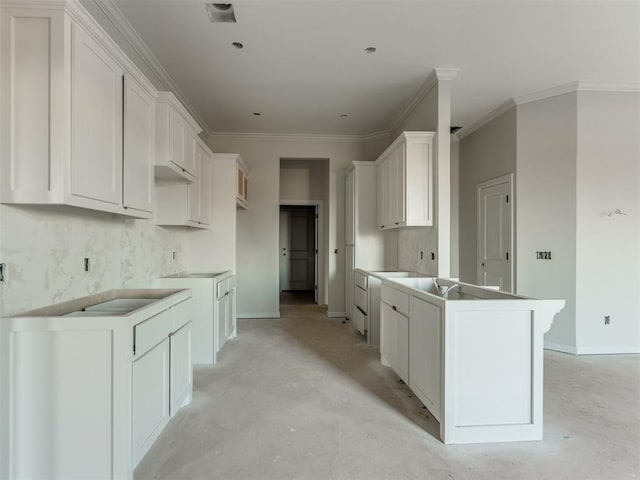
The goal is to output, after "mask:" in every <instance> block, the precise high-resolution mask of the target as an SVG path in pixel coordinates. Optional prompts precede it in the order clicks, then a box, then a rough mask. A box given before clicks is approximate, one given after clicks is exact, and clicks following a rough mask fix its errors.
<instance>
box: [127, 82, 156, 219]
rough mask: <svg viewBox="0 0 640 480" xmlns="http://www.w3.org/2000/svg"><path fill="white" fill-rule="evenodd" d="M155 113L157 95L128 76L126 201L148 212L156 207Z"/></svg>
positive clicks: (130, 205)
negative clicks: (154, 97)
mask: <svg viewBox="0 0 640 480" xmlns="http://www.w3.org/2000/svg"><path fill="white" fill-rule="evenodd" d="M154 115H155V113H154V100H153V98H152V97H151V96H150V95H149V94H148V93H146V92H145V91H144V90H143V89H142V87H140V85H138V83H136V81H135V80H133V79H132V78H130V77H125V83H124V161H123V167H122V168H123V169H124V171H123V197H122V204H123V205H124V207H126V208H134V209H136V210H142V211H145V212H152V211H153V196H152V192H153V186H154V177H153V175H154V173H153V162H154V158H153V154H154V152H153V144H154Z"/></svg>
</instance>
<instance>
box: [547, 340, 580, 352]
mask: <svg viewBox="0 0 640 480" xmlns="http://www.w3.org/2000/svg"><path fill="white" fill-rule="evenodd" d="M544 349H545V350H553V351H554V352H562V353H570V354H571V355H576V353H577V350H576V347H574V346H573V345H564V344H562V343H553V342H547V341H545V342H544Z"/></svg>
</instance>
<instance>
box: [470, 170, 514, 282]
mask: <svg viewBox="0 0 640 480" xmlns="http://www.w3.org/2000/svg"><path fill="white" fill-rule="evenodd" d="M512 205H513V193H512V178H511V175H506V176H503V177H500V178H497V179H494V180H490V181H489V182H485V183H482V184H480V185H478V284H479V285H489V286H497V287H498V288H499V289H500V290H502V291H505V292H511V291H513V209H512Z"/></svg>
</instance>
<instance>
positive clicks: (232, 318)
mask: <svg viewBox="0 0 640 480" xmlns="http://www.w3.org/2000/svg"><path fill="white" fill-rule="evenodd" d="M228 298H229V300H228V303H227V332H228V334H227V337H228V338H233V337H235V336H236V334H237V332H236V328H237V325H236V291H235V289H234V290H230V291H229V295H228Z"/></svg>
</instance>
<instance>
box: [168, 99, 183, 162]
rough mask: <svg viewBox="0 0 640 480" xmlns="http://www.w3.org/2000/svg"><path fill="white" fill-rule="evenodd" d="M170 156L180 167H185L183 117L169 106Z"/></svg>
mask: <svg viewBox="0 0 640 480" xmlns="http://www.w3.org/2000/svg"><path fill="white" fill-rule="evenodd" d="M168 111H169V158H170V160H171V162H172V163H174V164H175V165H177V166H178V167H180V168H184V167H185V162H184V142H185V141H186V139H185V138H184V136H185V127H184V123H183V121H182V118H181V117H180V115H179V114H178V112H176V111H175V110H173V109H172V108H171V107H169V110H168Z"/></svg>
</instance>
